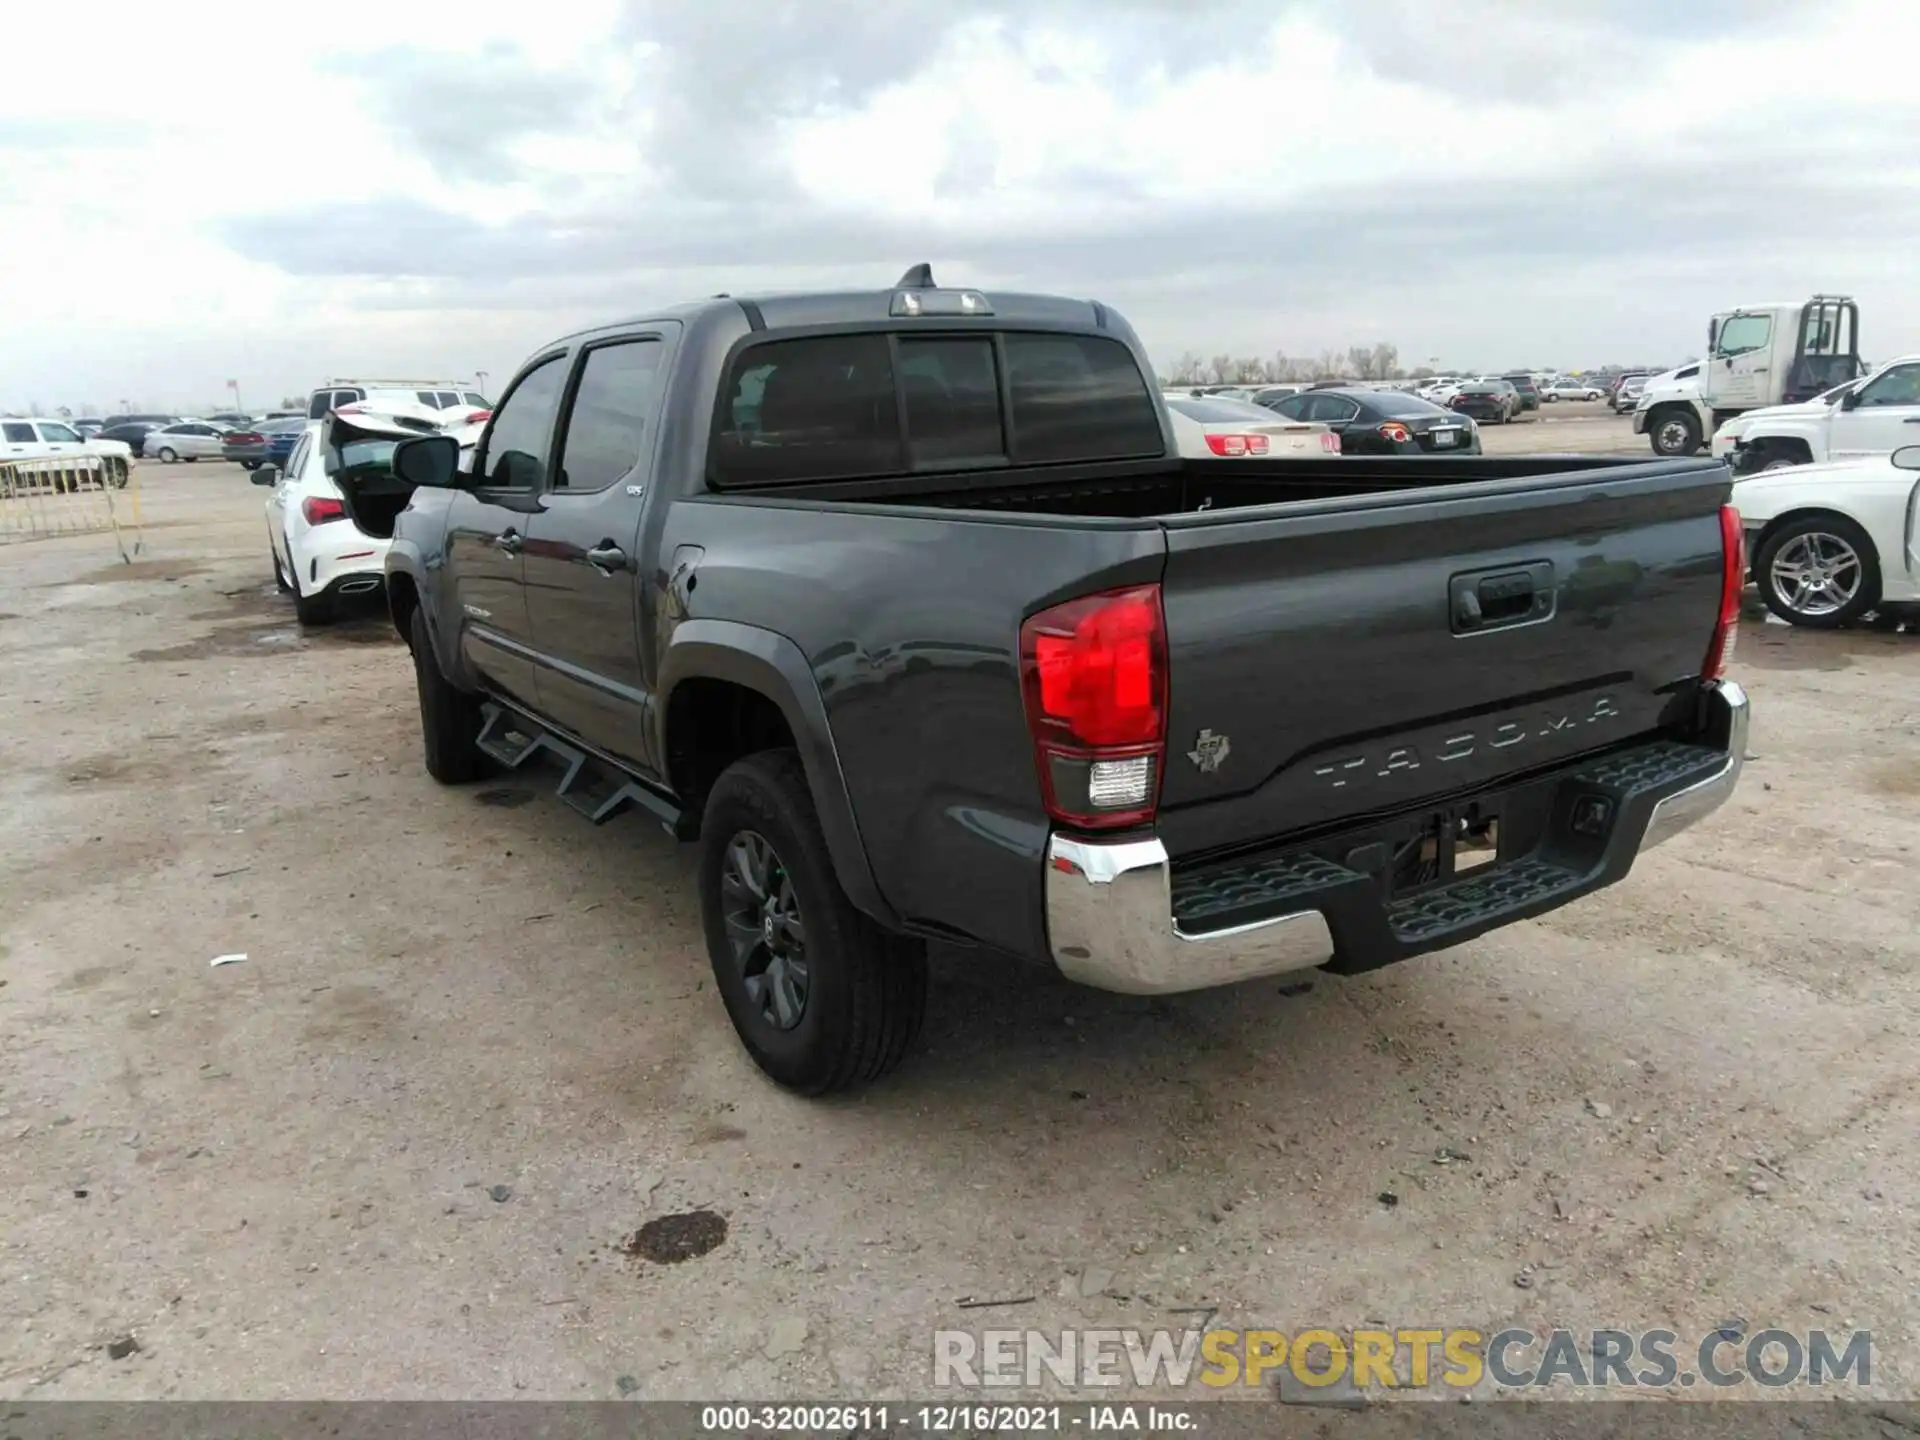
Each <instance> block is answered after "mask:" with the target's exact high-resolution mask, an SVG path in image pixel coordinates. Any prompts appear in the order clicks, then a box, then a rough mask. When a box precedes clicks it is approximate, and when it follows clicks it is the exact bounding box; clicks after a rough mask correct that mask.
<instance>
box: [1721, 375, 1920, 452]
mask: <svg viewBox="0 0 1920 1440" xmlns="http://www.w3.org/2000/svg"><path fill="white" fill-rule="evenodd" d="M1915 444H1920V355H1903V356H1901V357H1900V358H1899V359H1897V360H1890V361H1888V362H1887V363H1886V364H1885V365H1882V366H1881V367H1880V368H1879V369H1878V370H1875V371H1874V372H1873V373H1872V374H1870V375H1868V376H1867V377H1866V378H1865V379H1864V380H1850V381H1848V382H1847V383H1845V384H1844V385H1836V386H1835V387H1834V388H1833V389H1831V390H1829V391H1827V392H1826V393H1825V394H1823V395H1817V396H1815V397H1814V398H1813V399H1811V400H1804V401H1802V402H1801V403H1800V404H1798V405H1772V406H1769V407H1767V408H1766V409H1764V410H1749V411H1747V412H1746V413H1745V414H1744V415H1738V416H1735V417H1734V418H1733V419H1731V420H1728V421H1727V422H1726V423H1725V424H1723V425H1722V426H1721V427H1720V428H1719V429H1718V430H1716V431H1714V434H1713V454H1714V458H1715V459H1719V460H1725V461H1726V462H1727V463H1728V464H1729V465H1730V466H1732V467H1733V470H1734V473H1735V474H1739V475H1752V474H1756V473H1758V472H1759V471H1762V470H1778V469H1781V468H1783V467H1785V466H1788V465H1819V464H1824V463H1825V462H1827V461H1830V460H1864V459H1868V458H1870V457H1873V456H1877V455H1890V454H1892V453H1893V452H1894V451H1895V450H1898V449H1900V448H1901V447H1902V446H1906V445H1915Z"/></svg>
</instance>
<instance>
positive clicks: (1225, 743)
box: [1187, 730, 1233, 775]
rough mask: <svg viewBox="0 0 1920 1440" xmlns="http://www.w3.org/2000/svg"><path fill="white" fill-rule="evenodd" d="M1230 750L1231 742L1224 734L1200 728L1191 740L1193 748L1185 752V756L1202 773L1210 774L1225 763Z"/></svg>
mask: <svg viewBox="0 0 1920 1440" xmlns="http://www.w3.org/2000/svg"><path fill="white" fill-rule="evenodd" d="M1232 750H1233V742H1232V741H1231V740H1229V739H1227V737H1226V736H1224V735H1216V734H1214V733H1213V731H1211V730H1202V731H1201V732H1200V734H1199V735H1198V736H1197V737H1196V738H1195V740H1194V742H1193V749H1191V750H1189V751H1188V752H1187V758H1188V759H1189V760H1191V761H1193V763H1194V765H1195V766H1196V767H1197V768H1198V769H1199V771H1200V773H1201V774H1202V775H1211V774H1212V773H1213V772H1214V771H1216V770H1218V769H1219V768H1220V767H1221V766H1222V765H1224V764H1225V763H1226V760H1227V756H1228V754H1229V753H1231V751H1232Z"/></svg>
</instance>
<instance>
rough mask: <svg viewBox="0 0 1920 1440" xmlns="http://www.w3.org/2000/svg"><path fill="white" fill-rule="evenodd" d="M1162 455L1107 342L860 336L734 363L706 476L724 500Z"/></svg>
mask: <svg viewBox="0 0 1920 1440" xmlns="http://www.w3.org/2000/svg"><path fill="white" fill-rule="evenodd" d="M1003 370H1004V373H1003ZM1003 397H1004V401H1003ZM1164 453H1165V445H1164V442H1163V439H1162V436H1161V431H1160V416H1159V411H1158V410H1157V409H1156V408H1155V406H1154V403H1153V397H1152V393H1151V392H1150V391H1149V390H1148V389H1147V384H1146V381H1145V379H1144V378H1143V377H1142V375H1141V373H1140V367H1139V366H1138V365H1137V364H1136V363H1135V362H1134V358H1133V353H1132V352H1131V351H1130V350H1128V349H1127V347H1126V346H1124V345H1121V344H1119V343H1117V342H1115V341H1111V340H1106V339H1102V338H1100V337H1098V336H1078V335H1041V334H1031V333H1024V332H1008V333H1004V334H1001V335H998V336H993V335H987V334H981V333H977V332H976V333H973V334H967V335H899V336H897V337H892V338H890V337H889V336H887V335H885V334H872V333H869V334H862V335H827V336H813V337H808V338H806V339H798V340H773V341H768V342H766V343H764V344H760V345H755V346H753V347H751V348H750V349H747V350H745V351H742V352H741V353H740V354H739V355H737V356H736V357H735V358H734V361H733V365H732V367H731V369H730V370H729V372H728V376H727V381H726V384H725V386H724V387H723V389H722V392H721V400H720V405H719V407H718V410H717V412H716V414H715V417H714V441H713V453H712V458H711V461H710V473H711V477H712V480H713V482H714V484H715V485H716V486H717V487H718V488H722V489H725V488H727V487H729V486H736V485H752V484H755V483H767V482H773V481H803V480H824V479H859V478H865V477H873V476H880V475H898V474H903V473H906V472H909V471H916V470H938V469H943V468H950V467H964V466H979V465H1000V464H1006V463H1009V462H1010V461H1011V462H1012V463H1015V464H1048V463H1058V462H1062V461H1085V460H1108V459H1125V458H1131V457H1136V456H1158V455H1162V454H1164Z"/></svg>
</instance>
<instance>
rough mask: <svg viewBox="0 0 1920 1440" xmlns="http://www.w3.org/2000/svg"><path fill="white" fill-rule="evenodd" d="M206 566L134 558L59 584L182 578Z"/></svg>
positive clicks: (184, 561)
mask: <svg viewBox="0 0 1920 1440" xmlns="http://www.w3.org/2000/svg"><path fill="white" fill-rule="evenodd" d="M206 570H207V567H206V566H205V565H202V564H198V563H196V562H194V561H190V560H134V561H131V562H125V561H123V562H122V563H120V564H118V565H108V566H105V567H103V568H102V569H99V570H94V571H91V572H89V573H88V574H85V575H76V576H75V577H74V578H73V579H71V580H61V581H59V582H57V583H58V584H59V585H62V586H66V585H112V584H119V583H123V582H125V581H128V580H184V579H186V578H187V577H188V576H189V575H204V574H205V573H206Z"/></svg>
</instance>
